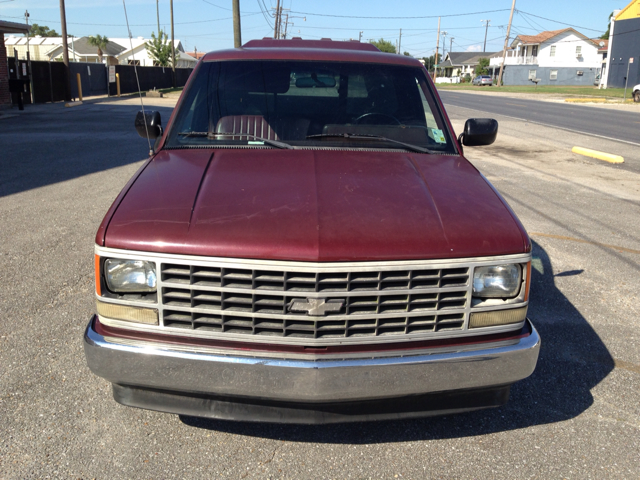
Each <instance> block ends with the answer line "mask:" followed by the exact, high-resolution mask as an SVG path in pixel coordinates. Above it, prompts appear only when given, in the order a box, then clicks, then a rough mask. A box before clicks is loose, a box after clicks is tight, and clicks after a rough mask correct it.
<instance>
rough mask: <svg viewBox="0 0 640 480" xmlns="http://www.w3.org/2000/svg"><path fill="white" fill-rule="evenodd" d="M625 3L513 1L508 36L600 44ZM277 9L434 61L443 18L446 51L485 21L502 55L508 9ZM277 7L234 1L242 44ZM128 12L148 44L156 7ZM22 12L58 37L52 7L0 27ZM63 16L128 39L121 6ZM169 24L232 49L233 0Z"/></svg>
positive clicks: (103, 0)
mask: <svg viewBox="0 0 640 480" xmlns="http://www.w3.org/2000/svg"><path fill="white" fill-rule="evenodd" d="M628 1H629V0H600V1H594V0H582V1H578V0H570V1H566V0H563V1H560V0H517V2H516V10H519V11H520V12H518V13H516V15H515V16H514V22H513V28H512V37H513V36H515V35H517V34H525V35H526V34H529V35H531V34H535V33H538V32H541V31H544V30H557V29H560V28H564V27H566V26H573V27H574V28H576V29H577V30H578V31H579V32H581V33H583V34H585V35H587V36H589V37H592V38H595V37H599V36H600V35H601V34H602V33H604V31H605V30H606V24H607V18H608V16H609V14H610V13H611V12H612V11H613V10H615V9H619V8H623V7H624V6H626V4H627V3H628ZM282 2H284V7H285V8H288V9H290V12H289V15H290V17H289V21H290V22H292V23H293V25H290V26H289V32H290V36H291V34H293V35H294V36H301V37H303V38H309V39H314V38H321V37H329V38H332V39H335V40H338V39H349V38H358V35H359V32H361V31H362V32H363V33H362V37H363V39H364V40H368V39H379V38H385V39H387V40H389V41H391V42H393V43H395V42H396V40H397V39H398V37H399V31H400V29H401V28H402V51H408V52H409V53H411V54H412V55H413V56H416V57H422V56H427V55H430V54H433V52H434V50H435V43H436V30H437V27H438V19H437V17H438V16H439V15H441V16H442V24H441V29H442V30H444V31H447V32H448V36H447V38H446V50H447V51H448V50H449V45H450V39H451V37H453V51H467V50H470V51H472V50H475V51H480V50H481V49H482V44H483V42H484V35H485V29H484V26H483V24H482V23H481V20H487V19H488V20H491V25H490V27H489V31H488V35H487V51H499V50H501V49H502V45H503V43H504V36H505V34H506V25H507V23H508V21H509V9H510V8H511V1H510V0H485V1H483V2H478V1H470V0H456V1H438V2H436V1H425V0H423V1H418V0H402V1H393V0H341V1H340V0H322V1H311V0H282ZM275 4H276V0H240V8H241V12H242V40H243V42H246V41H247V40H250V39H253V38H262V37H264V36H272V35H273V18H270V17H268V16H267V17H265V15H263V13H262V10H263V9H264V8H265V6H266V8H267V9H271V8H272V7H275ZM126 5H127V12H128V16H129V23H130V25H131V34H132V35H133V36H134V37H138V36H144V37H149V36H150V35H151V32H152V31H155V30H157V26H156V0H126ZM159 5H160V26H161V28H166V30H167V32H170V13H169V0H160V2H159ZM261 5H262V9H261ZM25 10H28V11H29V13H30V14H31V18H30V21H31V23H37V24H39V25H47V26H48V27H50V28H53V29H55V30H56V31H57V32H58V33H60V11H59V2H58V1H56V0H0V20H7V21H14V22H22V21H24V16H23V15H24V11H25ZM66 10H67V29H68V32H69V34H73V35H75V36H85V35H95V34H100V35H106V36H108V37H112V38H117V37H126V36H127V29H126V26H125V17H124V9H123V6H122V1H121V0H120V1H118V0H66ZM270 11H271V10H270ZM476 12H485V13H476ZM471 13H472V14H471ZM533 15H536V16H538V17H544V18H546V19H548V20H545V19H542V18H538V17H535V16H533ZM341 16H349V17H352V18H345V17H341ZM367 17H375V18H367ZM399 17H406V18H399ZM419 17H422V18H419ZM425 17H435V18H425ZM174 23H175V37H176V38H177V39H180V40H181V41H182V44H183V46H184V47H185V50H187V51H192V50H193V48H194V46H195V47H197V49H198V51H205V50H206V51H209V50H217V49H222V48H229V47H232V46H233V30H232V21H231V0H175V1H174ZM440 48H442V38H441V40H440Z"/></svg>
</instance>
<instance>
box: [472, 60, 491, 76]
mask: <svg viewBox="0 0 640 480" xmlns="http://www.w3.org/2000/svg"><path fill="white" fill-rule="evenodd" d="M489 63H490V62H489V59H488V58H481V59H480V60H478V65H476V68H475V72H476V75H487V74H488V73H489Z"/></svg>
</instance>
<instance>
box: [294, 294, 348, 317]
mask: <svg viewBox="0 0 640 480" xmlns="http://www.w3.org/2000/svg"><path fill="white" fill-rule="evenodd" d="M342 305H344V300H327V299H324V298H307V299H306V300H294V301H293V303H292V304H291V307H289V310H291V311H292V312H307V315H313V316H323V315H326V314H328V313H331V312H339V311H340V310H341V309H342Z"/></svg>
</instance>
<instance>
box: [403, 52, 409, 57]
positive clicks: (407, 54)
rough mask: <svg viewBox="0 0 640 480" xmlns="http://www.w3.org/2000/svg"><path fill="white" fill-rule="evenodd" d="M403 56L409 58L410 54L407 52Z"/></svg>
mask: <svg viewBox="0 0 640 480" xmlns="http://www.w3.org/2000/svg"><path fill="white" fill-rule="evenodd" d="M403 55H404V56H405V57H410V56H411V54H410V53H409V52H404V53H403Z"/></svg>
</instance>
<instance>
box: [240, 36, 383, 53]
mask: <svg viewBox="0 0 640 480" xmlns="http://www.w3.org/2000/svg"><path fill="white" fill-rule="evenodd" d="M242 48H305V49H309V48H331V49H334V50H359V51H365V52H366V51H368V52H378V53H379V52H380V50H378V47H376V46H375V45H373V44H371V43H366V42H365V43H361V42H356V41H353V40H352V41H349V42H341V41H333V40H302V39H301V38H295V37H294V38H291V39H286V40H282V39H278V40H276V39H275V38H268V37H265V38H263V39H262V40H250V41H248V42H247V43H245V44H244V45H243V46H242Z"/></svg>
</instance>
